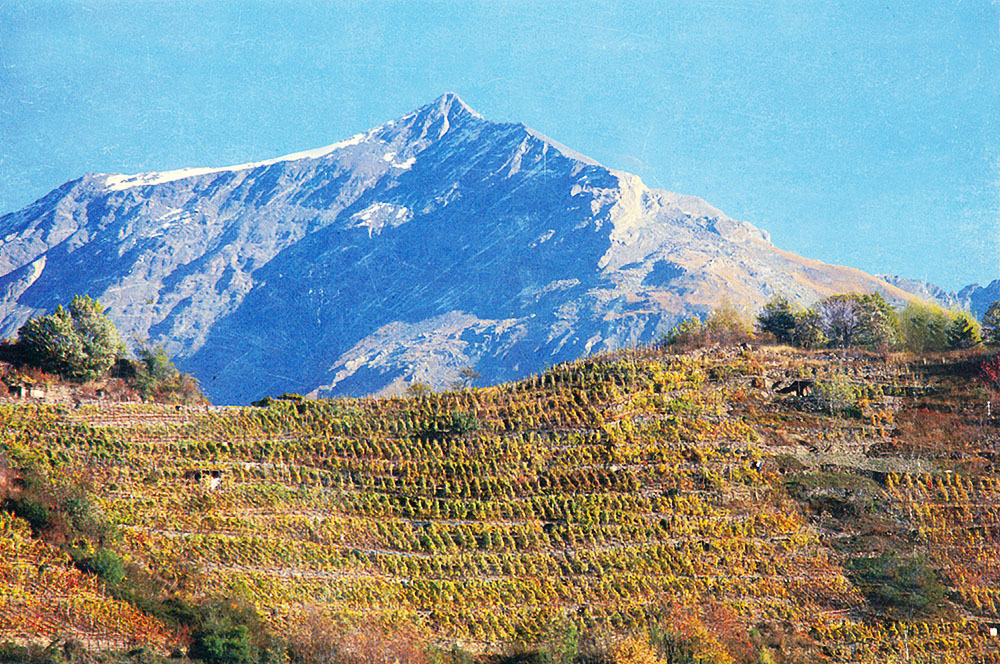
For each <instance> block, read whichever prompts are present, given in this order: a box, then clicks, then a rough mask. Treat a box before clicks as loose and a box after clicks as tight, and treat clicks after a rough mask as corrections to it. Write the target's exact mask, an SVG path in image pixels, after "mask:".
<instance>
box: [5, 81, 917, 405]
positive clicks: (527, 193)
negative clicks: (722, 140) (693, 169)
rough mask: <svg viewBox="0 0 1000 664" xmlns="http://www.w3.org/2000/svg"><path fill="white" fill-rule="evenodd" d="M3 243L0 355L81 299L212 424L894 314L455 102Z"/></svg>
mask: <svg viewBox="0 0 1000 664" xmlns="http://www.w3.org/2000/svg"><path fill="white" fill-rule="evenodd" d="M0 238H2V244H0V334H3V335H5V336H13V335H14V334H15V333H16V331H17V329H18V327H20V325H21V324H23V323H24V321H25V320H27V319H28V318H29V317H30V316H32V315H34V314H36V313H40V312H44V311H48V310H50V309H51V308H53V307H54V306H55V305H56V304H58V303H61V302H65V301H67V300H68V299H69V298H70V297H71V296H72V295H73V294H74V293H84V292H85V293H89V294H90V295H92V296H94V297H97V298H99V299H100V300H101V302H103V303H104V304H105V305H107V306H108V307H109V314H110V315H111V317H112V319H113V320H114V321H115V323H116V324H117V325H118V326H119V329H120V330H122V332H123V334H124V335H125V336H127V337H128V338H129V339H130V340H131V341H132V343H137V342H138V341H149V342H151V343H154V344H162V345H163V346H164V347H165V348H166V349H167V350H168V352H170V353H171V354H172V355H174V356H175V357H176V358H177V364H178V366H180V367H181V368H182V369H183V370H185V371H189V372H192V373H193V374H194V375H195V376H197V377H198V378H199V379H200V380H201V382H202V386H203V387H204V389H205V390H206V392H207V393H208V394H209V395H210V396H211V397H212V398H213V399H214V400H216V401H217V402H220V403H246V402H248V401H249V400H251V399H254V398H258V397H260V396H262V395H265V394H277V393H281V392H301V393H311V394H315V395H338V394H364V393H371V392H380V391H393V390H398V389H401V388H402V387H404V386H405V385H406V384H407V383H408V382H410V381H413V380H424V381H427V382H429V383H431V384H432V385H434V386H436V387H442V386H445V385H447V384H449V383H450V382H451V381H453V380H454V379H455V378H456V377H457V376H458V373H459V371H460V370H461V368H462V367H464V366H471V367H474V368H476V369H477V370H478V371H479V373H480V374H482V376H483V377H484V380H485V381H488V382H499V381H502V380H507V379H512V378H516V377H519V376H523V375H526V374H528V373H531V372H534V371H538V370H540V369H542V368H543V367H544V366H546V365H548V364H552V363H556V362H560V361H563V360H567V359H572V358H576V357H579V356H582V355H584V354H586V353H589V352H596V351H601V350H605V349H610V348H616V347H621V346H626V345H629V344H635V343H639V342H648V341H652V340H654V339H655V338H656V337H657V336H658V335H660V334H661V333H663V332H664V331H666V330H667V329H668V328H669V327H670V326H671V325H672V324H674V323H675V322H676V321H677V320H678V319H679V318H681V317H683V316H686V315H690V314H692V313H701V312H705V311H707V310H708V309H710V308H711V307H712V306H713V305H714V304H717V303H718V302H719V301H720V300H722V299H727V300H728V301H730V302H732V303H733V304H735V305H737V306H738V307H742V308H744V309H746V310H747V311H748V312H750V311H753V310H754V309H756V308H757V307H759V306H760V305H761V304H763V303H764V302H765V301H767V300H768V299H769V298H770V297H771V296H773V295H775V294H783V295H786V296H789V297H791V298H792V299H794V300H797V301H800V302H802V303H805V304H810V303H812V302H813V301H815V300H816V299H818V298H820V297H823V296H825V295H829V294H832V293H836V292H844V291H850V290H863V291H871V290H879V291H881V292H883V293H885V294H886V295H887V296H888V297H890V298H891V299H896V300H898V299H902V298H905V297H907V295H906V294H905V293H904V292H903V291H901V290H899V289H898V288H896V287H895V286H892V285H890V284H887V283H886V282H885V281H882V280H881V279H877V278H875V277H872V276H870V275H867V274H864V273H861V272H859V271H857V270H853V269H850V268H843V267H836V266H831V265H826V264H823V263H819V262H817V261H811V260H808V259H805V258H802V257H800V256H796V255H794V254H791V253H788V252H784V251H781V250H779V249H777V248H775V247H774V246H773V245H771V244H770V241H769V239H768V236H767V234H766V233H764V232H763V231H761V230H759V229H757V228H755V227H753V226H751V225H750V224H747V223H744V222H739V221H735V220H733V219H730V218H729V217H727V216H725V215H724V214H722V213H721V212H720V211H718V210H716V209H715V208H713V207H712V206H711V205H709V204H707V203H705V202H704V201H702V200H700V199H697V198H694V197H689V196H681V195H678V194H673V193H670V192H666V191H660V190H655V189H649V188H647V187H645V186H644V185H643V184H642V182H641V181H640V180H639V178H638V177H636V176H634V175H630V174H627V173H622V172H617V171H613V170H610V169H607V168H605V167H603V166H601V165H599V164H597V163H595V162H593V161H592V160H589V159H587V158H585V157H582V156H581V155H578V154H576V153H574V152H572V151H571V150H569V149H567V148H565V147H563V146H561V145H559V144H558V143H555V142H554V141H551V140H549V139H547V138H545V137H544V136H542V135H540V134H538V133H537V132H534V131H532V130H530V129H528V128H527V127H525V126H524V125H521V124H511V123H496V122H491V121H488V120H486V119H484V118H482V117H481V116H479V115H478V114H477V113H475V112H474V111H472V110H471V109H469V108H468V107H467V106H466V105H465V104H464V103H463V102H462V101H461V100H460V99H459V98H458V97H456V96H455V95H453V94H447V95H444V96H442V97H440V98H439V99H437V100H435V101H434V102H432V103H431V104H428V105H427V106H424V107H422V108H420V109H418V110H416V111H414V112H413V113H410V114H409V115H406V116H404V117H402V118H399V119H398V120H394V121H391V122H388V123H386V124H384V125H382V126H380V127H377V128H375V129H372V130H370V131H368V132H365V133H363V134H359V135H357V136H354V137H352V138H350V139H348V140H346V141H342V142H340V143H336V144H334V145H332V146H328V147H326V148H321V149H318V150H313V151H310V152H306V153H299V154H296V155H289V156H287V157H282V158H278V159H274V160H270V161H267V162H260V163H256V164H245V165H241V166H234V167H229V168H214V169H213V168H201V169H185V170H182V171H172V172H166V173H147V174H140V175H135V176H124V175H109V174H90V175H86V176H84V177H82V178H80V179H78V180H75V181H72V182H68V183H66V184H65V185H63V186H62V187H60V188H59V189H57V190H55V191H53V192H51V193H50V194H48V195H47V196H45V197H44V198H42V199H40V200H39V201H37V202H36V203H34V204H32V205H30V206H28V207H27V208H24V209H23V210H20V211H17V212H14V213H11V214H8V215H5V216H4V217H2V218H0Z"/></svg>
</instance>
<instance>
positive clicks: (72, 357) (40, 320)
mask: <svg viewBox="0 0 1000 664" xmlns="http://www.w3.org/2000/svg"><path fill="white" fill-rule="evenodd" d="M18 339H19V345H20V346H21V352H22V357H23V358H24V361H25V362H26V363H27V364H29V365H31V366H35V367H38V368H40V369H42V370H44V371H49V372H51V373H55V374H58V375H60V376H62V377H64V378H69V379H71V380H77V381H81V382H83V381H88V380H94V379H95V378H98V377H100V376H102V375H103V374H104V373H106V372H107V371H108V369H110V368H111V365H113V364H114V363H115V360H117V359H118V358H119V357H121V356H122V355H124V353H125V346H124V344H123V343H122V340H121V337H120V336H119V335H118V330H117V329H115V325H114V323H112V322H111V321H110V320H109V319H108V317H107V316H105V315H104V307H103V306H101V304H100V302H98V301H97V300H95V299H93V298H91V297H88V296H86V295H76V296H74V297H73V300H72V301H71V302H70V303H69V306H68V307H63V306H62V305H59V306H58V307H57V308H56V310H55V312H53V313H51V314H48V315H45V316H38V317H35V318H32V319H31V320H29V321H28V322H27V323H25V324H24V326H23V327H21V329H20V330H18Z"/></svg>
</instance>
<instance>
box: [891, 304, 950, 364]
mask: <svg viewBox="0 0 1000 664" xmlns="http://www.w3.org/2000/svg"><path fill="white" fill-rule="evenodd" d="M899 318H900V323H901V325H900V328H901V331H902V337H903V339H902V341H903V346H904V347H905V348H906V349H907V350H909V351H911V352H914V353H928V352H934V351H941V350H944V349H945V348H947V347H948V327H949V325H950V323H951V320H950V319H949V316H948V314H947V312H945V311H944V310H943V309H941V308H940V307H935V306H933V305H927V304H922V303H916V302H911V303H910V304H909V305H907V307H906V308H905V309H903V311H902V313H901V314H900V315H899Z"/></svg>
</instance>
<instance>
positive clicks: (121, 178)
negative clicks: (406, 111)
mask: <svg viewBox="0 0 1000 664" xmlns="http://www.w3.org/2000/svg"><path fill="white" fill-rule="evenodd" d="M371 133H372V132H371V131H365V132H361V133H360V134H355V135H354V136H351V137H350V138H348V139H345V140H343V141H338V142H336V143H332V144H331V145H327V146H325V147H322V148H315V149H313V150H303V151H302V152H294V153H292V154H286V155H285V156H283V157H275V158H274V159H265V160H264V161H252V162H248V163H246V164H238V165H236V166H223V167H220V168H180V169H177V170H174V171H152V172H149V173H138V174H136V175H123V174H110V175H107V176H106V177H105V180H104V184H105V185H106V186H107V188H108V189H111V190H112V191H123V190H125V189H131V188H132V187H145V186H147V185H153V184H163V183H165V182H174V181H176V180H185V179H187V178H193V177H197V176H199V175H208V174H211V173H225V172H236V171H248V170H251V169H254V168H259V167H260V166H270V165H271V164H278V163H281V162H285V161H300V160H303V159H319V158H320V157H325V156H326V155H328V154H330V153H331V152H335V151H337V150H342V149H343V148H346V147H350V146H352V145H358V144H360V143H363V142H364V141H365V140H366V139H368V138H369V137H370V136H371Z"/></svg>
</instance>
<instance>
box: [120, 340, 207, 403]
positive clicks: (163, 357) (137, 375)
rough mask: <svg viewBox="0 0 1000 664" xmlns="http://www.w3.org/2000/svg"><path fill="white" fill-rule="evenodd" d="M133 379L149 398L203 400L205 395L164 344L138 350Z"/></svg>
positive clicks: (201, 401)
mask: <svg viewBox="0 0 1000 664" xmlns="http://www.w3.org/2000/svg"><path fill="white" fill-rule="evenodd" d="M136 358H137V361H136V362H135V363H134V364H133V367H134V370H133V374H134V377H133V378H132V382H133V384H134V385H135V388H136V391H137V392H139V394H140V395H141V396H142V397H143V398H144V399H147V400H150V401H158V402H161V403H187V404H190V403H204V402H205V395H204V394H202V392H201V389H200V388H199V387H198V380H197V379H196V378H195V377H194V376H192V375H190V374H186V373H181V372H180V371H178V370H177V367H175V366H174V363H173V362H172V361H171V360H170V356H169V355H167V351H165V350H164V349H163V347H162V346H159V347H156V348H148V347H142V348H140V349H139V350H138V351H136Z"/></svg>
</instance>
